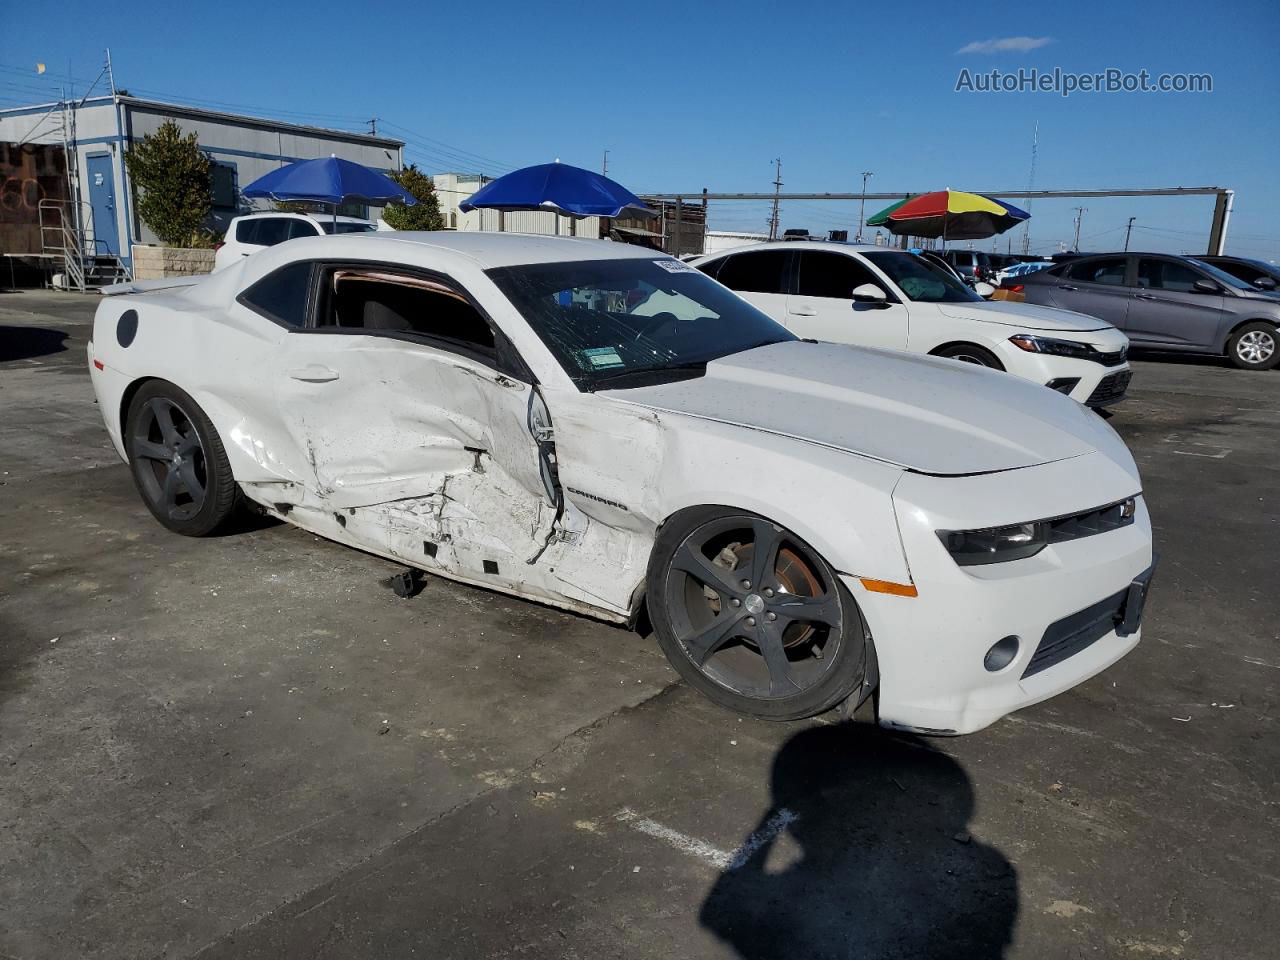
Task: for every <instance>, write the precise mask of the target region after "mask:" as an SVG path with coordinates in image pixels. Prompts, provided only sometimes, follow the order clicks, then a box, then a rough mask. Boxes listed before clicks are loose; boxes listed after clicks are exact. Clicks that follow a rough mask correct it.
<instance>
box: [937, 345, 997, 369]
mask: <svg viewBox="0 0 1280 960" xmlns="http://www.w3.org/2000/svg"><path fill="white" fill-rule="evenodd" d="M934 356H936V357H946V358H947V359H948V360H959V361H960V362H961V363H976V364H977V365H978V366H980V367H990V368H991V369H992V370H1003V369H1004V364H1002V363H1001V362H1000V360H999V358H997V357H996V355H995V354H994V353H992V352H991V351H990V350H987V349H986V348H985V347H980V346H978V345H977V344H976V343H957V344H953V345H952V346H950V347H944V348H943V349H941V350H939V351H938V352H937V353H935V354H934Z"/></svg>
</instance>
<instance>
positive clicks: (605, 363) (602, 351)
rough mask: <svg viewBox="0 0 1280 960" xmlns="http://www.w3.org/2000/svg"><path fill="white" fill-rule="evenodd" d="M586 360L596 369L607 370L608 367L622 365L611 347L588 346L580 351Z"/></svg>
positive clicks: (615, 351) (616, 352) (620, 359)
mask: <svg viewBox="0 0 1280 960" xmlns="http://www.w3.org/2000/svg"><path fill="white" fill-rule="evenodd" d="M582 355H583V356H584V357H586V358H587V362H588V363H589V364H591V366H592V367H593V368H594V369H596V370H607V369H609V368H610V367H620V366H622V358H621V357H620V356H618V351H617V350H615V349H614V348H613V347H588V348H587V349H585V350H583V351H582Z"/></svg>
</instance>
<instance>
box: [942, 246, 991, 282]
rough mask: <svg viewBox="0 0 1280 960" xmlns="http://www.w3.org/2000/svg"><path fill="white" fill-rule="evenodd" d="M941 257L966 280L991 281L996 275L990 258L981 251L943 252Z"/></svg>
mask: <svg viewBox="0 0 1280 960" xmlns="http://www.w3.org/2000/svg"><path fill="white" fill-rule="evenodd" d="M939 255H940V256H941V257H942V258H943V259H944V260H946V261H947V263H949V264H951V266H952V267H954V268H955V271H956V273H958V274H960V276H962V277H964V278H965V279H966V280H987V281H990V280H991V279H993V278H994V277H995V275H996V271H995V269H994V268H993V267H992V266H991V258H990V256H988V255H987V254H985V253H983V252H982V251H981V250H943V251H942V253H941V254H939Z"/></svg>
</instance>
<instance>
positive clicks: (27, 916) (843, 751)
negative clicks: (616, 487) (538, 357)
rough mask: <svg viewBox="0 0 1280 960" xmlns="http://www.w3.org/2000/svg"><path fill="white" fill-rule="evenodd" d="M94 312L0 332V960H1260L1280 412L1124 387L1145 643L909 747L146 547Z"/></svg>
mask: <svg viewBox="0 0 1280 960" xmlns="http://www.w3.org/2000/svg"><path fill="white" fill-rule="evenodd" d="M95 302H96V301H95V300H93V299H90V298H81V297H75V296H70V295H57V294H50V293H38V292H30V293H21V294H0V955H4V956H9V957H20V958H44V957H50V958H64V957H81V956H83V957H193V956H200V957H204V958H215V957H263V958H267V957H270V958H293V957H322V958H339V957H362V958H369V957H397V958H399V957H409V956H423V957H432V958H452V957H458V958H475V957H516V956H519V957H573V958H598V957H643V958H658V957H675V956H679V957H724V958H729V957H750V958H764V957H783V956H786V957H810V956H814V957H816V956H823V957H851V958H852V957H903V958H908V957H910V958H918V957H970V956H977V957H997V956H1009V957H1020V958H1077V957H1133V958H1150V957H1185V958H1200V957H1204V958H1223V960H1228V958H1230V960H1241V958H1251V957H1259V958H1261V957H1270V956H1274V955H1275V952H1276V948H1275V944H1276V941H1277V938H1278V936H1280V921H1277V920H1276V919H1275V910H1274V905H1275V903H1276V902H1277V901H1278V900H1280V868H1277V866H1276V864H1277V863H1280V840H1278V839H1277V838H1278V837H1280V831H1278V830H1277V827H1278V826H1280V823H1278V821H1280V817H1278V814H1280V789H1277V788H1278V783H1277V780H1278V779H1280V746H1278V740H1277V700H1278V697H1280V639H1278V637H1280V627H1277V623H1278V622H1280V617H1278V616H1277V614H1280V602H1278V601H1277V591H1276V588H1275V564H1276V561H1277V559H1280V549H1278V548H1277V545H1278V544H1280V527H1278V521H1277V517H1278V516H1280V510H1278V504H1280V454H1278V453H1277V450H1278V449H1280V446H1278V444H1277V441H1278V440H1280V417H1278V416H1277V414H1278V413H1280V401H1277V399H1276V397H1277V389H1278V388H1280V374H1277V373H1272V374H1249V373H1242V372H1238V371H1235V370H1231V369H1227V368H1225V367H1223V366H1221V365H1220V364H1215V363H1213V362H1212V361H1199V360H1195V361H1192V360H1187V359H1179V358H1150V359H1144V360H1142V361H1139V362H1138V363H1136V364H1135V367H1136V376H1135V380H1134V388H1133V394H1132V396H1131V398H1130V400H1128V401H1127V402H1126V403H1124V404H1123V405H1121V406H1120V407H1119V408H1118V409H1117V411H1116V413H1115V416H1114V418H1113V419H1112V421H1111V422H1112V423H1113V425H1114V426H1116V428H1117V429H1118V430H1119V431H1120V432H1121V433H1122V434H1123V435H1124V436H1125V438H1126V439H1127V440H1128V441H1129V443H1130V445H1131V446H1132V448H1133V449H1134V452H1135V455H1136V456H1137V458H1138V460H1139V463H1140V465H1141V467H1142V470H1143V474H1144V478H1145V481H1146V485H1147V493H1148V497H1149V499H1150V504H1151V511H1152V515H1153V518H1154V523H1155V526H1156V529H1157V534H1158V537H1159V541H1160V544H1159V546H1160V549H1161V551H1162V553H1163V561H1162V566H1161V569H1160V571H1159V574H1158V578H1157V581H1156V586H1155V588H1154V590H1153V594H1152V600H1151V604H1150V608H1149V613H1148V619H1147V622H1146V627H1145V630H1144V638H1143V642H1142V643H1141V644H1140V645H1139V647H1138V648H1137V650H1135V651H1134V653H1133V654H1132V655H1130V656H1129V657H1127V658H1126V659H1125V660H1123V661H1121V662H1120V663H1119V664H1117V665H1116V666H1115V667H1114V668H1112V669H1111V670H1109V671H1107V672H1106V673H1104V674H1103V675H1101V676H1100V677H1097V678H1095V679H1094V680H1092V681H1090V682H1089V683H1086V684H1084V685H1083V686H1081V687H1079V688H1077V689H1076V690H1074V691H1072V692H1070V693H1068V694H1065V695H1063V696H1061V697H1058V698H1056V699H1054V700H1052V701H1050V702H1048V703H1045V704H1042V705H1039V706H1037V707H1034V708H1031V709H1028V710H1025V711H1023V712H1021V713H1018V714H1015V715H1014V716H1012V717H1009V718H1007V719H1005V720H1004V721H1001V722H1000V723H998V724H996V725H995V726H994V727H992V728H990V729H989V730H986V731H984V732H981V733H978V734H975V735H973V736H970V737H966V738H961V739H956V740H923V739H918V738H911V737H890V736H887V735H884V734H881V733H879V732H878V731H875V730H871V729H868V728H865V727H860V726H855V727H847V726H838V725H835V724H833V723H831V722H830V720H831V718H817V719H815V720H813V721H808V722H805V723H798V724H765V723H759V722H753V721H749V720H743V719H739V718H737V717H735V716H733V715H731V714H727V713H724V712H722V711H720V710H719V709H717V708H715V707H713V706H711V705H710V704H708V703H706V702H704V701H703V700H701V699H700V698H698V697H697V696H696V695H694V694H692V693H691V692H690V691H689V690H687V689H686V688H684V687H683V686H682V685H679V684H677V683H676V682H675V679H676V678H675V675H674V673H673V672H672V671H671V670H670V669H669V668H668V667H667V665H666V663H665V661H664V660H663V659H662V657H661V655H660V654H659V653H658V651H657V650H656V648H655V645H654V644H653V643H652V641H651V640H647V639H644V638H641V637H638V636H636V635H634V634H630V633H627V632H625V631H623V630H620V629H616V628H613V627H609V626H606V625H603V624H598V623H595V622H592V621H589V620H586V619H584V618H580V617H574V616H572V615H567V614H562V613H559V612H556V611H552V610H549V609H547V608H543V607H539V606H536V605H533V604H529V603H524V602H521V601H517V600H512V599H507V598H504V597H501V596H498V595H495V594H489V593H485V592H483V591H479V590H473V589H469V588H466V587H461V586H457V585H454V584H450V583H448V582H446V581H442V580H436V579H429V580H428V583H427V586H426V588H425V590H424V591H423V592H422V593H421V594H420V595H418V596H417V597H416V598H414V599H412V600H407V601H405V600H399V599H397V598H396V597H395V596H394V595H393V594H392V593H391V592H390V591H389V590H387V589H385V588H384V587H383V586H381V584H380V581H381V580H382V579H384V578H385V577H387V576H388V575H389V574H390V573H392V572H393V571H394V568H393V567H392V566H391V565H390V564H387V563H385V562H384V561H382V560H378V559H375V558H371V557H368V556H365V555H363V554H360V553H357V552H355V551H352V550H349V549H346V548H342V547H338V546H336V545H334V544H331V543H328V542H325V541H322V540H318V539H317V538H315V537H313V536H311V535H309V534H306V533H303V532H302V531H299V530H296V529H294V528H291V527H288V526H284V525H246V526H245V527H244V528H243V529H241V530H239V531H237V532H235V533H233V534H230V535H227V536H222V537H218V538H214V539H209V540H202V541H196V540H187V539H183V538H180V537H175V536H173V535H171V534H168V533H166V532H165V531H164V530H162V529H161V528H160V527H159V526H158V525H157V524H156V523H155V522H154V521H153V520H152V519H151V517H150V515H149V514H148V513H147V512H146V510H145V508H143V506H142V504H141V502H140V501H139V500H138V498H137V496H136V494H135V492H134V490H133V487H132V484H131V482H130V479H129V477H128V474H127V472H126V470H125V468H124V467H123V466H122V465H121V464H119V463H118V461H117V460H116V458H115V456H114V454H113V453H112V451H111V450H110V448H109V446H108V444H107V441H106V437H105V434H104V433H103V432H102V429H101V425H100V421H99V417H98V412H97V410H96V408H95V407H94V405H93V397H92V392H91V390H90V388H89V383H88V377H87V374H86V372H85V369H84V366H85V361H84V346H85V343H86V341H87V335H88V332H89V321H90V318H91V315H92V310H93V307H94V305H95ZM752 851H754V853H752ZM735 856H736V859H737V861H740V865H738V866H736V867H735V868H729V867H726V866H725V864H727V863H730V862H731V861H734V860H735Z"/></svg>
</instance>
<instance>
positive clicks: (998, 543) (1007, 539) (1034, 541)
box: [938, 522, 1049, 567]
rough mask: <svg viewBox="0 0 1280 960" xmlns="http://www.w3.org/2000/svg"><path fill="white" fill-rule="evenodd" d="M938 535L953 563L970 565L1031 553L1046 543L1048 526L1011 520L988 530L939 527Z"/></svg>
mask: <svg viewBox="0 0 1280 960" xmlns="http://www.w3.org/2000/svg"><path fill="white" fill-rule="evenodd" d="M938 537H939V538H940V539H941V540H942V545H943V546H944V547H946V548H947V553H949V554H951V557H952V559H954V560H955V562H956V563H958V564H959V565H960V566H962V567H971V566H973V565H975V564H979V563H1004V562H1005V561H1006V560H1021V559H1022V558H1024V557H1030V556H1034V555H1035V554H1037V553H1039V552H1040V551H1041V550H1043V549H1044V548H1045V547H1046V546H1048V544H1049V525H1048V524H1047V523H1043V522H1036V523H1014V524H1011V525H1010V526H1007V527H992V528H990V529H987V530H939V531H938Z"/></svg>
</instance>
